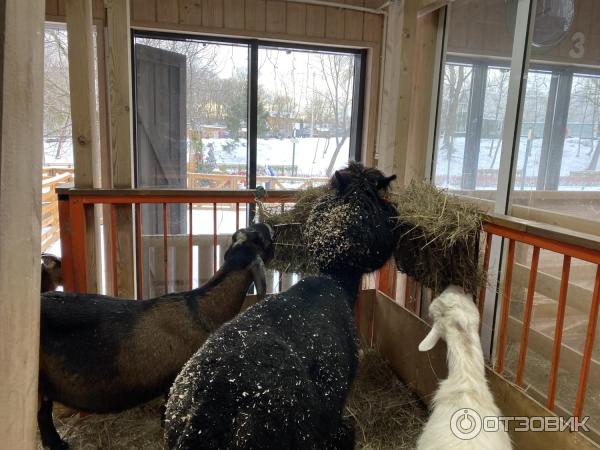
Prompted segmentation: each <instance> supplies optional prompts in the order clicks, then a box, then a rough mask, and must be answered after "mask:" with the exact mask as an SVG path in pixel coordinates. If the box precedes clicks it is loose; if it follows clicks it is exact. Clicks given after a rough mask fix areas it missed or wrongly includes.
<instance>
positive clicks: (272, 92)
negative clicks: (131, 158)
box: [133, 32, 364, 298]
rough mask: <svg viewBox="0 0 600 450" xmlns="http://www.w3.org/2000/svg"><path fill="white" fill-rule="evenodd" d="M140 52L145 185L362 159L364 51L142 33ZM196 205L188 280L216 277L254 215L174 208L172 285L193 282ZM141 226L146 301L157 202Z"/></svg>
mask: <svg viewBox="0 0 600 450" xmlns="http://www.w3.org/2000/svg"><path fill="white" fill-rule="evenodd" d="M133 58H134V83H135V85H134V96H135V105H136V108H135V121H134V124H135V170H136V177H135V178H136V186H138V187H145V188H184V189H185V188H187V189H215V190H239V189H247V188H255V187H257V186H263V187H265V188H266V189H272V190H275V189H277V190H280V189H298V188H303V187H306V186H310V185H316V184H320V183H324V182H325V181H326V180H327V178H328V177H329V176H331V175H332V173H333V171H335V169H337V168H339V167H341V166H343V165H345V164H347V162H348V160H350V159H358V160H360V145H361V141H362V136H361V133H360V130H361V129H362V123H361V108H362V103H361V99H362V92H361V86H362V78H363V76H361V74H362V73H363V72H364V71H363V70H362V69H363V64H362V61H363V52H362V51H348V50H338V49H332V48H322V47H318V48H316V47H307V46H303V45H298V46H297V45H291V44H285V45H284V44H281V45H280V44H275V43H271V42H261V41H256V40H242V39H235V40H234V39H221V38H219V39H217V38H207V37H197V38H196V37H187V36H182V35H174V34H156V33H141V32H136V33H134V37H133ZM248 209H250V208H248ZM190 212H191V217H192V228H193V229H192V230H191V231H192V234H193V235H194V258H193V270H192V273H193V275H192V277H193V279H192V280H191V281H192V285H193V286H197V285H199V284H202V283H203V282H205V281H206V280H207V279H208V278H209V277H210V276H211V275H212V273H213V270H214V269H215V268H216V267H218V266H219V264H220V261H222V258H223V253H224V250H225V249H226V248H227V245H228V244H229V240H230V236H231V234H232V233H233V232H234V231H235V230H236V229H237V228H238V227H239V226H244V224H245V223H246V220H247V218H249V217H250V216H251V213H252V211H251V210H250V211H248V210H247V208H246V207H245V205H240V207H239V209H237V208H236V207H235V205H233V204H218V205H217V204H212V203H210V204H194V205H192V208H191V211H190V209H189V205H169V206H168V209H167V222H166V225H167V230H166V231H167V233H168V234H169V235H170V238H169V248H168V249H167V252H168V255H167V258H168V261H169V262H168V267H167V276H168V284H169V286H168V290H170V291H177V290H184V289H187V287H188V285H189V281H190V280H189V274H188V266H187V261H188V259H187V258H188V255H187V250H186V248H187V247H186V245H187V237H185V236H184V235H185V234H187V233H189V231H190V230H189V228H188V227H189V215H188V214H190ZM141 225H142V233H141V234H142V239H143V241H142V251H143V267H142V268H141V269H139V270H142V273H143V279H144V287H143V290H144V292H143V295H144V297H146V298H147V297H150V296H153V295H158V294H161V293H162V292H164V290H165V281H164V278H165V267H164V260H165V255H164V246H163V244H162V234H163V207H162V205H142V207H141ZM215 242H216V251H215V255H216V256H215V255H213V244H214V243H215ZM181 243H183V244H185V245H183V244H181ZM180 244H181V245H180ZM286 277H288V275H284V276H283V277H282V283H284V285H285V283H286V280H288V281H289V280H291V278H289V277H291V274H290V275H289V277H288V278H289V279H288V278H286ZM275 278H276V279H279V277H278V276H276V277H275Z"/></svg>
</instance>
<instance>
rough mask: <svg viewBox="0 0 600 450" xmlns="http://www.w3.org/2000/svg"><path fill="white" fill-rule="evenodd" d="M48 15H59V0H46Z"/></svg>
mask: <svg viewBox="0 0 600 450" xmlns="http://www.w3.org/2000/svg"><path fill="white" fill-rule="evenodd" d="M46 15H47V16H58V0H46Z"/></svg>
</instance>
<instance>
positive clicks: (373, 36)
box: [363, 14, 383, 42]
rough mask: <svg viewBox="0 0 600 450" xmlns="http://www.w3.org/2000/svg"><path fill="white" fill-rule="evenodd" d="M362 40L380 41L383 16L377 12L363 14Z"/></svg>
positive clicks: (381, 38)
mask: <svg viewBox="0 0 600 450" xmlns="http://www.w3.org/2000/svg"><path fill="white" fill-rule="evenodd" d="M363 40H365V41H367V42H382V40H383V16H382V15H379V14H365V17H364V23H363Z"/></svg>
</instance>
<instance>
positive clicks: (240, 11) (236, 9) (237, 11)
mask: <svg viewBox="0 0 600 450" xmlns="http://www.w3.org/2000/svg"><path fill="white" fill-rule="evenodd" d="M224 9H225V17H224V21H225V28H230V29H234V30H243V29H244V27H245V24H246V14H245V1H244V0H225V4H224Z"/></svg>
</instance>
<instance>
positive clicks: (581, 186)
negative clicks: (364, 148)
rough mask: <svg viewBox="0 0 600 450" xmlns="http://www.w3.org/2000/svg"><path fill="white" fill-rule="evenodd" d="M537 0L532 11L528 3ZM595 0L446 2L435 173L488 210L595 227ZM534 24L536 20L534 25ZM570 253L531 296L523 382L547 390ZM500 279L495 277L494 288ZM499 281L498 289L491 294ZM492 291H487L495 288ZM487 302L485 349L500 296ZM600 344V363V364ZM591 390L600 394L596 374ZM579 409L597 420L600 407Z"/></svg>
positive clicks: (580, 331) (583, 321)
mask: <svg viewBox="0 0 600 450" xmlns="http://www.w3.org/2000/svg"><path fill="white" fill-rule="evenodd" d="M532 3H537V10H536V11H530V9H531V8H532V6H531V4H532ZM595 14H597V5H596V2H590V1H583V0H560V1H558V0H538V1H537V2H528V1H524V0H456V1H455V2H452V3H451V4H450V5H449V7H448V8H447V16H446V17H447V20H446V23H445V29H444V36H445V43H446V50H445V52H444V54H443V66H442V67H441V76H440V89H441V92H440V96H439V102H438V103H439V107H438V110H437V121H436V123H437V126H436V130H435V137H436V139H435V148H434V158H433V164H432V167H431V178H432V180H433V181H434V183H435V184H436V185H438V186H441V187H447V188H448V189H449V190H450V191H451V192H454V193H457V194H460V195H466V196H469V197H471V198H473V197H476V199H475V201H477V202H478V203H479V204H480V205H482V206H484V207H487V209H488V210H490V211H495V212H498V213H505V214H511V215H514V216H517V217H520V218H526V219H527V218H530V219H533V220H537V221H546V222H549V223H552V224H556V225H561V226H563V227H566V228H572V229H575V230H579V231H583V232H588V233H596V234H600V225H598V222H600V53H599V52H598V45H597V42H598V41H597V37H598V32H597V30H596V29H595V27H594V21H593V20H590V18H591V17H595ZM528 27H532V28H528ZM500 244H501V242H500V240H498V241H497V242H496V240H494V241H493V245H492V266H494V267H492V273H491V278H492V282H493V283H498V284H497V286H502V280H498V279H497V278H495V277H497V274H498V273H500V277H502V276H503V275H502V273H503V271H502V270H501V268H502V265H501V263H500V262H499V261H501V258H500V256H501V255H502V250H501V245H500ZM531 260H532V250H531V248H528V247H522V246H520V245H517V247H516V253H515V266H514V269H513V274H512V290H511V292H510V299H511V303H510V310H509V311H510V312H509V325H508V336H507V349H506V368H507V370H506V372H505V374H506V375H508V376H511V375H514V371H515V369H516V364H517V359H518V351H519V341H520V337H521V328H522V320H523V310H524V302H525V295H526V293H527V286H528V280H529V270H530V266H531ZM562 270H563V258H562V256H561V255H558V254H556V253H553V252H549V251H542V252H541V253H540V258H539V266H538V274H537V283H536V286H535V295H534V301H533V313H532V321H531V334H530V335H531V336H535V338H531V337H530V339H529V343H528V350H527V352H528V353H527V355H528V356H527V358H528V359H527V365H526V366H525V383H526V384H527V385H528V387H527V390H528V392H530V393H531V395H533V396H536V397H538V399H540V398H543V397H544V396H545V393H546V392H547V385H548V374H549V371H550V365H551V363H550V360H551V348H552V342H553V341H552V340H553V337H554V336H553V335H554V330H555V324H556V317H557V311H558V302H557V298H558V295H559V280H560V279H561V276H562V275H563V274H562ZM595 270H596V267H595V266H593V265H592V264H588V263H584V262H583V261H581V260H577V259H573V261H572V262H571V268H570V278H569V286H568V298H567V304H566V316H565V325H564V328H563V336H562V344H563V346H562V348H561V358H560V362H559V378H558V383H559V384H558V386H559V388H558V391H557V399H556V404H557V406H558V407H563V408H564V410H566V411H569V410H571V408H572V405H573V404H574V398H575V391H576V389H577V383H572V380H573V379H577V377H578V376H579V370H580V361H581V354H582V351H583V346H584V338H585V335H586V329H587V328H586V327H587V318H588V312H589V310H590V303H591V298H592V290H593V286H592V284H593V280H594V275H595ZM495 287H496V284H494V286H493V287H492V288H491V291H494V288H495ZM494 293H495V292H491V294H492V295H493V294H494ZM488 298H489V297H488ZM489 303H490V304H488V305H487V306H486V311H485V312H484V322H483V339H484V346H485V348H487V349H489V346H488V345H487V344H489V343H490V342H491V341H492V339H491V336H493V335H494V324H495V323H496V322H495V310H494V304H493V303H494V302H489ZM597 347H598V346H597V345H596V349H595V352H594V354H593V357H592V362H591V364H592V367H593V368H594V369H593V370H597V368H598V367H600V355H599V353H598V352H599V351H598V348H597ZM587 395H588V397H590V398H593V397H597V396H600V389H598V386H593V385H592V384H590V385H589V388H588V393H587ZM585 408H586V409H585V410H584V415H589V416H591V420H590V423H591V425H592V427H593V428H594V429H595V430H598V429H600V422H599V421H598V417H600V410H599V409H598V406H597V405H595V404H594V402H591V401H588V402H586V404H585Z"/></svg>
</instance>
